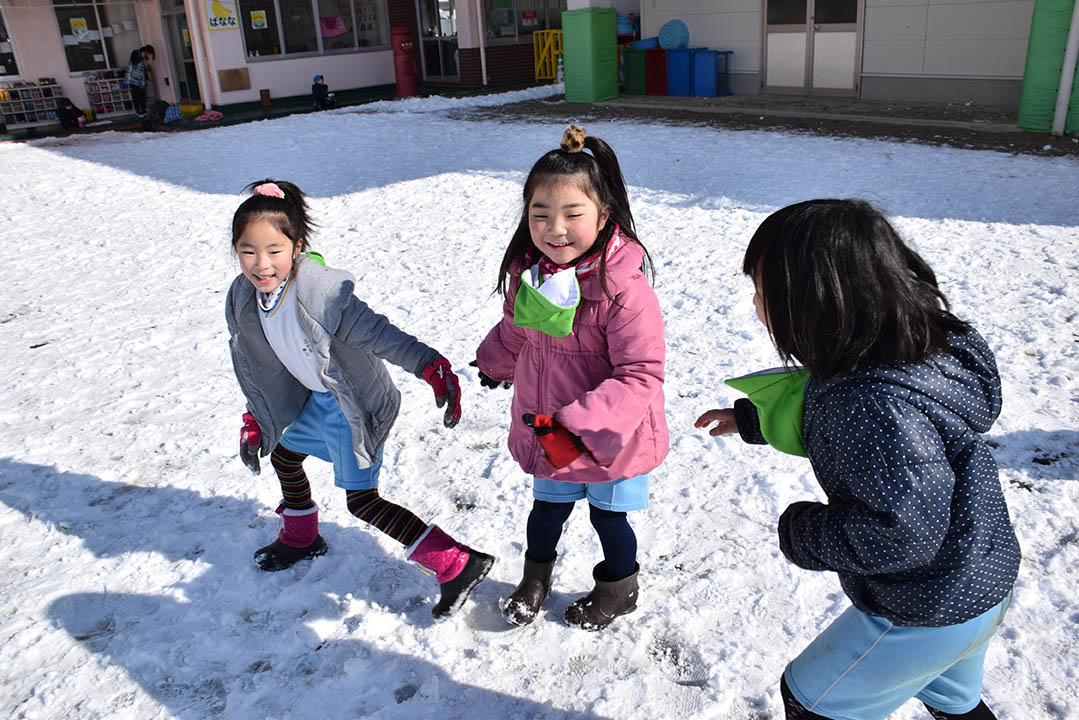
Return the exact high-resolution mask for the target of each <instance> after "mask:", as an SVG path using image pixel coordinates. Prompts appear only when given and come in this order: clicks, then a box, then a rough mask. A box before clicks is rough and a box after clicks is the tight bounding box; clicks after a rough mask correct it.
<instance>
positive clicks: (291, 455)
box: [225, 180, 494, 618]
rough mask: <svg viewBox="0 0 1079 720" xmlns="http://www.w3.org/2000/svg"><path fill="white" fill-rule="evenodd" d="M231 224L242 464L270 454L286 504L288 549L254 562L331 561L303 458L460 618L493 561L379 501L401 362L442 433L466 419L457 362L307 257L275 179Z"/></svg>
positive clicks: (256, 187)
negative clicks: (243, 403)
mask: <svg viewBox="0 0 1079 720" xmlns="http://www.w3.org/2000/svg"><path fill="white" fill-rule="evenodd" d="M249 187H250V188H251V189H252V195H251V196H250V197H248V198H247V199H246V200H245V201H244V202H243V203H241V204H240V207H239V208H238V209H237V210H236V213H235V214H234V215H233V219H232V247H233V250H234V252H235V253H236V256H237V257H238V259H239V261H240V270H241V272H240V274H239V275H238V276H237V277H236V279H235V280H234V281H233V282H232V286H231V287H230V289H229V292H228V298H227V302H226V313H225V314H226V319H227V322H228V328H229V333H230V335H231V338H232V339H231V342H230V348H231V353H232V362H233V368H234V370H235V372H236V378H237V380H238V381H239V384H240V389H241V390H242V391H243V393H244V395H245V396H246V398H247V412H246V413H244V415H243V428H242V431H241V435H240V457H241V459H242V460H243V461H244V463H245V464H246V465H247V466H248V468H250V469H251V470H252V471H253V472H255V473H256V474H257V473H258V472H259V470H260V464H259V456H260V455H262V456H265V455H267V454H269V455H270V463H271V464H272V465H273V467H274V470H275V471H276V472H277V477H278V480H279V482H280V485H281V493H282V497H283V499H282V500H281V503H280V506H279V507H278V508H277V512H278V514H279V515H281V523H282V524H281V528H280V531H279V532H278V537H277V539H276V540H275V541H274V542H273V543H271V544H269V545H267V546H265V547H263V548H260V549H259V550H258V551H257V552H255V563H256V565H257V566H258V567H259V568H260V569H262V570H268V571H276V570H284V569H285V568H288V567H291V566H292V565H293V564H295V563H297V562H299V561H300V560H303V559H305V558H310V557H314V556H318V555H323V554H325V553H326V551H327V545H326V542H325V541H324V540H323V538H322V536H321V535H320V534H319V532H318V506H317V505H316V504H315V502H314V500H313V499H312V496H311V486H310V484H309V483H308V480H307V476H306V475H305V474H304V470H303V461H304V459H305V458H306V457H307V456H308V455H315V456H317V457H319V458H321V459H323V460H326V461H329V462H331V463H333V470H334V483H335V484H336V485H337V486H338V487H340V488H342V489H344V491H345V502H346V503H347V506H348V510H349V512H351V513H352V514H353V515H355V516H356V517H357V518H359V519H360V520H362V521H364V522H365V523H368V524H369V525H371V526H373V527H374V528H376V529H378V530H380V531H381V532H383V533H385V534H386V535H388V536H389V537H391V538H393V539H394V540H396V541H397V542H399V543H400V544H401V545H402V546H403V547H404V548H406V550H405V556H406V557H407V558H408V559H409V560H411V561H412V562H415V563H416V564H418V565H419V566H420V567H421V568H425V569H426V570H427V571H430V574H433V575H434V576H435V577H436V579H437V580H438V582H439V585H440V590H441V597H440V598H439V600H438V602H437V604H436V605H435V606H434V608H433V610H432V614H433V615H434V616H435V617H436V618H442V617H446V616H448V615H450V614H451V613H453V612H455V611H456V610H457V609H459V608H460V607H461V606H462V605H463V604H464V602H465V600H466V599H467V598H468V595H469V593H470V592H471V591H472V589H473V588H474V587H475V586H476V585H477V584H479V582H480V581H481V580H483V579H484V578H485V577H486V576H487V573H488V572H489V571H490V569H491V565H492V564H493V563H494V558H493V557H492V556H490V555H487V554H486V553H482V552H479V551H476V550H473V549H472V548H470V547H468V546H466V545H464V544H462V543H460V542H458V541H457V540H454V539H453V538H452V537H450V536H449V535H448V534H447V533H445V532H444V531H443V530H441V529H440V528H439V527H438V526H437V525H428V524H427V523H426V522H424V521H423V520H421V519H420V518H418V517H417V516H416V515H414V514H413V513H412V512H410V511H409V510H408V509H406V508H404V507H401V506H400V505H395V504H394V503H391V502H389V501H388V500H385V499H383V498H382V497H381V496H380V495H379V491H378V478H379V473H380V471H381V469H382V462H383V461H382V448H383V444H384V443H385V441H386V437H387V435H388V434H389V431H390V428H391V427H392V426H393V423H394V420H395V419H396V418H397V412H398V409H399V406H400V398H401V396H400V393H399V392H398V390H397V388H396V387H394V384H393V381H392V380H391V379H390V375H389V373H388V372H387V370H386V366H385V363H384V361H389V362H392V363H393V364H395V365H398V366H400V367H402V368H404V369H405V370H408V371H409V372H411V373H413V374H415V375H416V376H417V377H419V378H422V379H423V380H424V381H425V382H427V383H428V384H430V385H431V387H432V388H433V390H434V394H435V401H436V403H437V405H438V406H439V407H442V406H443V405H445V406H446V411H445V415H444V417H443V423H444V424H445V426H446V427H454V426H455V425H456V424H457V421H458V420H459V419H460V417H461V391H460V386H459V384H458V379H457V376H456V375H455V374H454V372H453V369H452V367H451V366H450V363H449V361H448V360H446V358H444V357H443V356H442V355H440V354H439V353H438V352H437V351H436V350H434V349H433V348H431V347H428V346H427V345H424V344H423V343H421V342H420V341H419V340H417V339H416V338H414V337H412V336H411V335H408V334H406V333H404V332H403V331H401V330H399V329H398V328H397V327H395V326H394V325H393V324H392V323H390V321H389V320H387V319H386V318H385V317H384V316H382V315H379V314H376V313H375V312H374V311H373V310H371V309H370V308H369V307H368V306H367V305H366V304H364V303H363V302H362V301H361V300H359V298H357V297H356V296H355V295H354V294H353V291H354V290H355V280H354V279H353V278H352V277H351V276H350V275H349V274H348V273H346V272H344V271H342V270H337V269H333V268H329V267H325V266H324V263H323V262H322V261H321V256H320V255H318V254H317V253H308V252H306V251H307V249H308V247H309V245H308V243H309V239H310V237H311V232H312V227H313V224H312V222H311V221H310V219H309V217H308V211H307V203H306V200H305V196H304V194H303V193H302V192H301V191H300V189H299V188H298V187H296V186H295V185H293V184H292V183H287V182H280V181H274V180H263V181H260V182H257V183H253V184H252V185H250V186H249Z"/></svg>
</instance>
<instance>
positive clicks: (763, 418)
mask: <svg viewBox="0 0 1079 720" xmlns="http://www.w3.org/2000/svg"><path fill="white" fill-rule="evenodd" d="M808 381H809V371H808V370H805V369H802V368H796V369H794V370H788V369H787V368H771V369H769V370H761V371H760V372H755V373H752V374H750V375H744V376H742V377H739V378H733V379H731V380H727V381H726V383H727V384H728V385H730V386H731V387H732V388H734V389H735V390H740V391H742V392H744V393H745V394H746V395H747V396H748V397H749V401H750V402H751V403H753V406H754V407H756V408H757V418H758V419H759V420H760V425H761V435H763V436H764V439H765V440H767V441H768V444H769V445H771V446H772V447H774V448H775V449H776V450H779V451H781V452H785V453H787V454H788V455H799V456H801V457H806V451H805V447H804V446H803V444H802V412H803V410H804V406H805V386H806V383H807V382H808Z"/></svg>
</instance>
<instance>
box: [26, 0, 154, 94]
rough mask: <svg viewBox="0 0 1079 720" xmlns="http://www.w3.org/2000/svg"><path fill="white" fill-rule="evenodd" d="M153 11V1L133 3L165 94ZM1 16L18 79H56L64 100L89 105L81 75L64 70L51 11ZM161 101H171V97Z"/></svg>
mask: <svg viewBox="0 0 1079 720" xmlns="http://www.w3.org/2000/svg"><path fill="white" fill-rule="evenodd" d="M157 7H158V6H157V0H140V1H139V2H138V3H136V6H135V12H136V18H137V22H138V25H139V38H140V39H141V41H142V44H143V45H153V46H154V49H155V50H157V60H156V62H155V63H154V69H155V70H157V71H158V75H157V77H158V81H157V85H158V88H159V90H161V91H169V90H171V88H169V87H165V86H164V83H163V82H162V80H161V77H162V74H165V75H167V74H168V63H167V61H166V60H165V57H164V49H165V36H164V33H163V31H162V28H161V15H160V13H159V12H158V9H157ZM4 14H5V16H6V17H7V21H8V31H9V32H10V33H11V37H12V39H13V40H14V41H15V53H16V57H17V58H18V61H19V72H20V74H21V77H22V79H23V80H25V81H27V82H37V80H38V78H42V77H51V78H56V82H57V83H59V85H60V86H61V87H62V88H63V89H64V96H65V97H68V98H71V102H73V103H75V104H76V105H77V106H79V107H86V106H87V105H88V104H89V103H88V102H87V97H86V86H85V85H84V84H83V79H82V74H75V75H72V74H71V72H70V71H69V70H68V67H67V59H66V57H65V56H64V47H63V45H61V42H60V30H59V26H58V25H57V23H56V15H55V14H54V13H53V11H52V7H51V6H44V7H5V8H4ZM125 67H126V63H125ZM164 97H165V99H172V96H171V95H164Z"/></svg>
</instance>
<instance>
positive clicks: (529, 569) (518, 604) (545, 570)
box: [502, 555, 554, 625]
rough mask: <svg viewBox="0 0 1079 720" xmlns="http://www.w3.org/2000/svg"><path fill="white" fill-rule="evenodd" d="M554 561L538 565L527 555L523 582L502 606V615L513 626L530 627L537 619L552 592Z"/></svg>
mask: <svg viewBox="0 0 1079 720" xmlns="http://www.w3.org/2000/svg"><path fill="white" fill-rule="evenodd" d="M553 570H554V560H552V561H551V562H549V563H538V562H535V561H534V560H530V559H529V558H528V555H525V571H524V576H523V577H522V578H521V582H520V583H518V584H517V587H516V588H514V589H513V592H512V593H510V596H509V597H508V598H506V602H505V604H503V605H502V615H503V616H505V618H506V622H508V623H510V624H511V625H528V624H529V623H531V622H532V621H533V620H535V619H536V614H537V613H538V612H539V609H540V606H541V605H543V601H544V600H545V599H546V598H547V595H549V594H550V592H551V572H552V571H553Z"/></svg>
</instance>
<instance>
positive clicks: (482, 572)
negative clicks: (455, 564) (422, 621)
mask: <svg viewBox="0 0 1079 720" xmlns="http://www.w3.org/2000/svg"><path fill="white" fill-rule="evenodd" d="M494 564H495V559H494V556H492V555H488V554H487V553H482V552H480V551H479V550H473V549H472V548H469V549H468V562H467V563H465V566H464V568H462V569H461V572H460V574H459V575H458V576H457V577H455V578H454V579H453V580H449V581H447V582H444V583H441V584H440V585H439V590H440V595H441V596H440V597H439V599H438V602H437V603H436V604H435V606H434V607H433V608H431V614H432V615H434V616H435V619H438V620H441V619H442V618H444V617H446V616H448V615H452V614H453V613H455V612H457V610H459V609H460V608H461V606H462V605H464V604H465V600H468V596H469V594H470V593H471V592H472V590H473V588H475V587H476V586H477V585H479V584H480V582H481V581H482V580H483V579H484V578H485V577H487V573H489V572H491V566H492V565H494Z"/></svg>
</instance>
